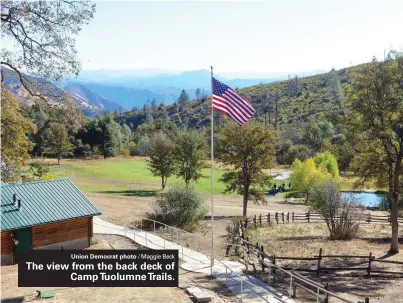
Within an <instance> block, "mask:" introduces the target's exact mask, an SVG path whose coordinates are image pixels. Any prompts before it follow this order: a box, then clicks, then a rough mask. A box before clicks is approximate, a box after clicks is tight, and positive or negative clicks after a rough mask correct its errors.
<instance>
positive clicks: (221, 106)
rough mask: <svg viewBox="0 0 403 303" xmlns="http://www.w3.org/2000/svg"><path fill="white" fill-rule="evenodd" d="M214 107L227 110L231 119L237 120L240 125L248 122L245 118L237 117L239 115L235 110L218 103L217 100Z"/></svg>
mask: <svg viewBox="0 0 403 303" xmlns="http://www.w3.org/2000/svg"><path fill="white" fill-rule="evenodd" d="M214 107H219V108H222V109H225V111H226V112H228V113H229V114H231V118H232V119H233V120H236V121H237V122H238V123H240V122H242V121H245V120H247V119H245V118H244V117H242V116H239V115H237V113H236V112H235V110H234V108H231V107H230V106H228V105H227V104H226V103H222V102H217V100H215V102H214V103H213V108H214Z"/></svg>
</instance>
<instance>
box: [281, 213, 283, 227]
mask: <svg viewBox="0 0 403 303" xmlns="http://www.w3.org/2000/svg"><path fill="white" fill-rule="evenodd" d="M281 220H283V224H284V212H282V213H281Z"/></svg>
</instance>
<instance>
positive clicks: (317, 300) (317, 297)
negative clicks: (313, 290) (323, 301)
mask: <svg viewBox="0 0 403 303" xmlns="http://www.w3.org/2000/svg"><path fill="white" fill-rule="evenodd" d="M316 303H319V287H318V293H317V294H316Z"/></svg>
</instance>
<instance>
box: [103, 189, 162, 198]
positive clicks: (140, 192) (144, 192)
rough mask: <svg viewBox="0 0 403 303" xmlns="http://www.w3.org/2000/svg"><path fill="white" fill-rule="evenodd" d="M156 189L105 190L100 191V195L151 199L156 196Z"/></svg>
mask: <svg viewBox="0 0 403 303" xmlns="http://www.w3.org/2000/svg"><path fill="white" fill-rule="evenodd" d="M159 191H160V190H158V189H133V190H107V191H100V192H98V193H101V194H111V195H119V196H127V197H153V196H155V195H157V193H158V192H159Z"/></svg>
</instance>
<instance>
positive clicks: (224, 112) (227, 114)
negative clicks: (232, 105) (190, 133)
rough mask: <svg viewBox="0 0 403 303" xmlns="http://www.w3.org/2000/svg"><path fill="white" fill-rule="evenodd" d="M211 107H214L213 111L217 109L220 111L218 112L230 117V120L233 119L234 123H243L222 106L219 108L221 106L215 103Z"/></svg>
mask: <svg viewBox="0 0 403 303" xmlns="http://www.w3.org/2000/svg"><path fill="white" fill-rule="evenodd" d="M213 109H214V110H215V111H217V112H220V113H222V114H224V115H226V116H228V117H230V118H231V119H232V120H234V121H235V122H236V123H238V124H240V125H243V124H244V122H242V121H238V120H237V119H236V118H234V117H233V116H232V115H231V114H230V113H229V112H228V111H227V110H226V109H223V108H221V107H218V106H217V105H214V106H213Z"/></svg>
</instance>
